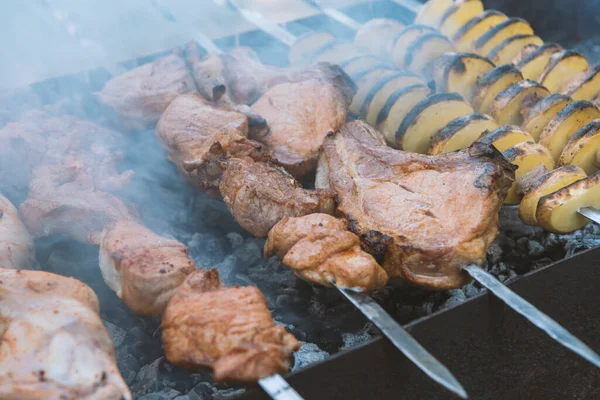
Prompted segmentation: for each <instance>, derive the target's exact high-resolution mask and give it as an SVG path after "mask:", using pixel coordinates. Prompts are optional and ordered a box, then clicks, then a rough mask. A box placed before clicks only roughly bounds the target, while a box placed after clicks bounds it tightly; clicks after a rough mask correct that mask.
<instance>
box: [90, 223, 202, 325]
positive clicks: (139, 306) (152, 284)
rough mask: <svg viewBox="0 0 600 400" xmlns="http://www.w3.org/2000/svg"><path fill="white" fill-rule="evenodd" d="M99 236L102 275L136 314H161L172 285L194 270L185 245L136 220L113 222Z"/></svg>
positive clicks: (171, 290) (173, 288) (171, 293)
mask: <svg viewBox="0 0 600 400" xmlns="http://www.w3.org/2000/svg"><path fill="white" fill-rule="evenodd" d="M101 240H102V241H101V245H100V270H101V271H102V277H103V278H104V281H105V282H106V284H107V285H108V286H109V287H110V288H111V289H112V290H114V291H115V293H117V296H119V298H120V299H121V300H123V302H124V303H125V304H126V305H127V307H129V309H130V310H131V311H133V312H134V313H135V314H137V315H141V316H160V315H162V313H163V311H164V310H165V308H166V306H167V303H168V302H169V299H170V298H171V296H172V295H173V292H174V291H175V289H177V287H178V286H179V285H181V283H182V282H183V281H184V280H185V278H186V277H187V276H188V275H189V274H191V273H192V272H194V271H195V270H196V266H195V264H194V261H193V260H192V259H191V258H190V256H189V255H188V248H187V247H186V246H185V245H183V244H182V243H180V242H178V241H176V240H172V239H166V238H164V237H161V236H159V235H157V234H155V233H154V232H152V231H151V230H149V229H148V228H146V227H144V226H142V225H140V224H138V223H136V222H132V221H117V222H115V223H113V224H112V225H111V226H110V227H107V228H106V229H104V231H103V233H102V239H101Z"/></svg>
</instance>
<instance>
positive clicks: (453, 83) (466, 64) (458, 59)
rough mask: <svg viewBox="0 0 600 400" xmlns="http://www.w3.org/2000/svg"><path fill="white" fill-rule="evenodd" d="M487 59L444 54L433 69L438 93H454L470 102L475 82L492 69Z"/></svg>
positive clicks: (470, 54)
mask: <svg viewBox="0 0 600 400" xmlns="http://www.w3.org/2000/svg"><path fill="white" fill-rule="evenodd" d="M494 67H495V66H494V64H493V63H491V62H490V61H489V60H488V59H487V58H484V57H481V56H478V55H477V54H473V53H445V54H444V55H442V56H441V57H440V58H439V59H438V60H437V61H436V62H435V65H434V67H433V78H434V80H435V84H436V91H438V92H456V93H459V94H460V95H461V96H463V97H464V98H465V100H467V101H469V102H470V101H471V98H472V97H473V91H474V90H475V85H476V84H477V81H478V80H479V79H480V78H481V77H483V76H484V75H485V74H487V73H488V72H490V71H491V70H492V69H494Z"/></svg>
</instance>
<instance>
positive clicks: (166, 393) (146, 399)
mask: <svg viewBox="0 0 600 400" xmlns="http://www.w3.org/2000/svg"><path fill="white" fill-rule="evenodd" d="M180 395H181V392H178V391H177V390H174V389H171V388H164V389H162V390H161V391H160V392H156V393H149V394H146V395H144V396H142V397H140V398H139V399H138V400H173V399H175V398H178V397H180Z"/></svg>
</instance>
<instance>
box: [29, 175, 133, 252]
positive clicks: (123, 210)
mask: <svg viewBox="0 0 600 400" xmlns="http://www.w3.org/2000/svg"><path fill="white" fill-rule="evenodd" d="M19 210H20V212H21V215H22V216H23V221H24V222H25V224H26V225H27V227H28V228H29V231H30V232H31V234H32V235H33V236H34V237H44V236H50V235H53V234H63V235H66V236H68V237H70V238H72V239H74V240H77V241H79V242H82V243H93V244H99V238H100V234H101V232H102V230H103V229H104V228H105V227H106V226H108V225H109V224H110V223H112V222H114V221H118V220H135V219H137V213H136V212H135V211H134V210H133V208H132V206H130V205H129V204H127V203H126V202H125V201H123V200H121V199H120V198H118V197H116V196H114V195H112V194H109V193H106V192H103V191H101V190H98V189H97V185H96V183H95V180H94V178H93V177H92V176H90V175H88V174H87V173H85V171H82V170H81V169H79V168H78V167H76V166H63V165H42V166H40V167H37V168H36V169H35V170H34V171H33V178H32V180H31V182H30V185H29V193H28V195H27V199H26V200H25V201H24V202H23V204H21V206H20V207H19Z"/></svg>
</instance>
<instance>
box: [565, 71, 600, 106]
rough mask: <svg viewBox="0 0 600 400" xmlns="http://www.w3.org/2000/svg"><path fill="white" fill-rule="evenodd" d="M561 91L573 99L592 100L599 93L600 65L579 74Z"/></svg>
mask: <svg viewBox="0 0 600 400" xmlns="http://www.w3.org/2000/svg"><path fill="white" fill-rule="evenodd" d="M562 92H563V93H565V94H567V95H568V96H571V97H572V98H573V100H589V101H592V100H594V99H595V98H596V97H598V95H599V94H600V65H596V66H595V67H593V68H590V69H589V70H587V71H585V72H582V73H581V74H579V75H578V76H577V77H576V78H575V79H574V80H572V81H571V82H570V83H569V84H567V86H565V87H564V88H563V90H562Z"/></svg>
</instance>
